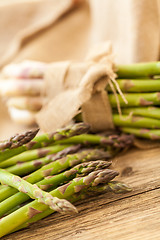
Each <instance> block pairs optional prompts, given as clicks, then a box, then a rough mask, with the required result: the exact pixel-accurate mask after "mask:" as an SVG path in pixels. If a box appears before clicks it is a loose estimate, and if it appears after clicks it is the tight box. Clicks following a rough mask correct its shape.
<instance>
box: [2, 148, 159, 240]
mask: <svg viewBox="0 0 160 240" xmlns="http://www.w3.org/2000/svg"><path fill="white" fill-rule="evenodd" d="M113 168H114V169H116V170H118V171H119V172H120V176H119V177H118V178H117V180H118V179H119V180H121V181H123V182H126V183H127V184H129V185H130V186H131V187H132V188H133V191H132V192H130V193H128V194H123V195H122V194H117V195H115V194H107V193H106V194H103V195H100V196H95V197H92V198H91V199H89V200H84V201H83V202H80V203H78V204H77V207H78V210H79V214H78V215H77V216H74V217H73V216H72V217H71V216H63V215H60V214H58V213H56V214H53V215H51V216H49V217H47V218H46V219H43V220H41V221H39V222H38V223H35V224H33V225H32V226H31V227H29V228H28V229H25V230H22V231H19V232H17V233H13V234H10V235H8V236H5V237H3V238H2V240H4V239H5V240H17V239H18V240H29V239H34V240H42V239H43V240H48V239H54V240H59V239H61V240H92V239H93V237H95V238H96V240H106V239H110V240H116V239H118V240H132V239H133V240H144V239H145V240H159V239H160V204H159V202H160V149H158V148H157V149H152V150H143V151H142V150H138V149H132V150H130V151H129V152H127V153H125V155H121V156H119V157H116V158H115V159H114V160H113Z"/></svg>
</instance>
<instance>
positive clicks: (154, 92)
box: [107, 62, 160, 139]
mask: <svg viewBox="0 0 160 240" xmlns="http://www.w3.org/2000/svg"><path fill="white" fill-rule="evenodd" d="M117 75H118V78H117V83H118V84H119V87H120V89H121V90H122V92H123V93H124V96H125V98H126V100H127V101H128V104H126V103H125V102H124V101H123V99H122V97H121V96H120V95H119V94H117V97H118V100H119V103H120V106H121V110H122V115H120V114H118V112H117V110H116V108H117V101H116V96H115V95H114V94H113V93H111V89H110V88H109V87H108V89H107V90H108V91H109V92H110V94H109V100H110V103H111V106H112V109H113V121H114V124H115V126H117V127H120V129H121V130H122V131H123V132H126V133H132V134H134V135H136V136H138V137H142V138H149V139H160V108H159V106H160V62H149V63H138V64H131V65H118V66H117Z"/></svg>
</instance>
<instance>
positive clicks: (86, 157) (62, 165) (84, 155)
mask: <svg viewBox="0 0 160 240" xmlns="http://www.w3.org/2000/svg"><path fill="white" fill-rule="evenodd" d="M108 158H110V154H109V153H108V152H105V151H103V150H98V149H94V150H93V149H92V150H91V149H89V150H85V151H82V152H79V153H76V154H68V155H67V156H66V157H62V158H60V159H58V160H56V161H54V162H51V163H49V164H47V165H45V166H43V167H42V168H40V169H38V170H37V171H35V172H33V173H31V174H30V175H28V176H27V177H25V180H27V181H28V182H30V183H36V182H38V181H40V180H42V179H43V178H44V177H47V176H50V175H54V174H58V173H60V172H62V171H64V170H65V169H67V168H69V167H73V166H75V165H77V164H79V163H82V162H89V161H93V160H98V159H108ZM54 159H55V156H53V159H52V160H54ZM16 192H17V190H16V189H14V188H11V187H5V188H3V189H1V190H0V202H1V201H3V200H4V199H6V198H8V197H10V196H11V195H12V194H15V193H16Z"/></svg>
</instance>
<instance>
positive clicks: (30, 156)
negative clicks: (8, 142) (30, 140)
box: [0, 145, 78, 168]
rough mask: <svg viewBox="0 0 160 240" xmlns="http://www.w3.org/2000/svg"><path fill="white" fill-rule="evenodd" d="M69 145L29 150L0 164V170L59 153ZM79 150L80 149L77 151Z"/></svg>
mask: <svg viewBox="0 0 160 240" xmlns="http://www.w3.org/2000/svg"><path fill="white" fill-rule="evenodd" d="M68 147H69V145H55V146H50V147H44V148H38V149H34V150H28V151H26V152H23V153H20V154H18V155H16V156H14V157H11V158H9V159H7V160H5V161H3V162H0V168H7V167H10V166H13V165H15V164H17V163H23V162H28V161H31V160H35V159H39V158H42V157H45V156H47V155H49V154H52V153H57V152H59V151H61V150H63V149H65V148H68ZM77 150H78V149H77Z"/></svg>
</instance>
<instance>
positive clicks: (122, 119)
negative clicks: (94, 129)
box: [113, 114, 160, 129]
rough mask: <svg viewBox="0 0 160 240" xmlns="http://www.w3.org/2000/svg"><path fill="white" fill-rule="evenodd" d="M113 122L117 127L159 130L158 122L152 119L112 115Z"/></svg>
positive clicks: (159, 124)
mask: <svg viewBox="0 0 160 240" xmlns="http://www.w3.org/2000/svg"><path fill="white" fill-rule="evenodd" d="M113 122H114V124H115V126H117V127H133V128H134V127H136V128H153V129H155V128H160V121H159V120H158V119H154V118H148V117H139V116H129V115H121V116H120V115H118V114H113Z"/></svg>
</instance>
